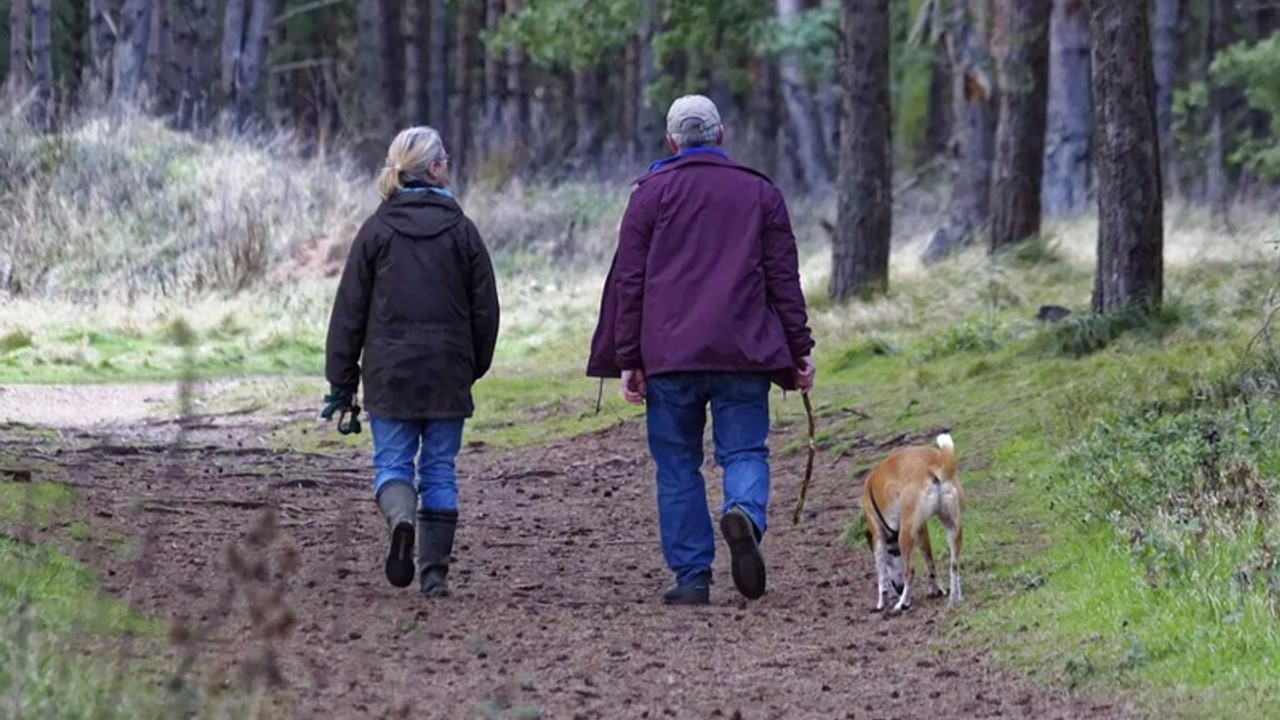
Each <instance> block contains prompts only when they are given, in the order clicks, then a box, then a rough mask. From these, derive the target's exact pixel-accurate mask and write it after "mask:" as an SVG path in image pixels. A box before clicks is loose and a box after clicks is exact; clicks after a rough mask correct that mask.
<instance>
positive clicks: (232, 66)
mask: <svg viewBox="0 0 1280 720" xmlns="http://www.w3.org/2000/svg"><path fill="white" fill-rule="evenodd" d="M246 1H247V0H227V4H226V7H225V8H224V10H223V15H222V102H223V104H224V105H225V106H229V107H234V105H235V102H236V97H237V95H238V94H237V92H236V83H237V82H238V81H239V79H240V63H241V62H242V59H241V53H242V52H243V49H244V35H245V17H246V15H245V3H246Z"/></svg>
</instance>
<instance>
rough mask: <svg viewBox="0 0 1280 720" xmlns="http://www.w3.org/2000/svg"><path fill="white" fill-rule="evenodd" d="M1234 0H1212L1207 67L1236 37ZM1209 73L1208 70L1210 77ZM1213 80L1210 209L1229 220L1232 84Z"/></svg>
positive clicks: (1209, 79) (1210, 3)
mask: <svg viewBox="0 0 1280 720" xmlns="http://www.w3.org/2000/svg"><path fill="white" fill-rule="evenodd" d="M1233 8H1234V2H1232V0H1209V47H1208V52H1207V53H1206V55H1205V67H1206V69H1207V68H1208V66H1209V65H1210V64H1211V63H1213V60H1214V58H1216V57H1217V56H1218V54H1219V53H1221V52H1222V51H1223V50H1225V49H1226V48H1227V47H1228V46H1230V45H1231V42H1232V40H1233V39H1234V37H1233V36H1234V33H1233V32H1232V27H1231V26H1232V22H1233V21H1234V19H1235V18H1234V12H1233ZM1207 75H1208V73H1207V72H1206V76H1207ZM1207 80H1208V83H1209V163H1208V164H1209V167H1208V173H1207V174H1206V175H1207V177H1206V180H1207V190H1208V194H1209V211H1210V214H1211V216H1212V217H1214V218H1216V219H1218V220H1220V221H1222V222H1224V223H1225V222H1226V221H1227V213H1228V210H1229V205H1230V202H1231V194H1232V187H1231V178H1230V176H1229V175H1228V174H1227V162H1226V155H1227V147H1226V145H1227V139H1226V123H1227V115H1228V113H1229V112H1230V111H1231V104H1232V91H1231V88H1230V87H1226V86H1223V85H1221V84H1219V83H1217V82H1215V81H1214V80H1213V79H1212V78H1211V77H1207Z"/></svg>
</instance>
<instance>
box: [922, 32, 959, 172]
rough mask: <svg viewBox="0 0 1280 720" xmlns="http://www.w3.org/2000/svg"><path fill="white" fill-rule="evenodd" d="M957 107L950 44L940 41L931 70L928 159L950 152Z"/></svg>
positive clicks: (927, 126) (927, 123)
mask: <svg viewBox="0 0 1280 720" xmlns="http://www.w3.org/2000/svg"><path fill="white" fill-rule="evenodd" d="M954 114H955V108H954V107H953V106H952V103H951V58H949V57H947V46H946V44H944V43H941V42H939V43H937V45H936V48H935V50H934V53H933V64H932V66H931V67H930V71H929V116H928V119H927V120H926V122H925V130H924V151H925V156H926V159H933V158H936V157H938V156H940V155H944V154H946V153H947V146H948V145H950V143H951V133H952V128H953V127H954V125H955V123H954Z"/></svg>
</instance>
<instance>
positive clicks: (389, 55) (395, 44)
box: [382, 0, 405, 127]
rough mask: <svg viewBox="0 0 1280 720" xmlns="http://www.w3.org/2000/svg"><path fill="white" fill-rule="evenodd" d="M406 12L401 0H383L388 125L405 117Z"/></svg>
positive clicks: (400, 121) (384, 90)
mask: <svg viewBox="0 0 1280 720" xmlns="http://www.w3.org/2000/svg"><path fill="white" fill-rule="evenodd" d="M403 15H404V11H403V9H402V3H401V0H382V72H383V75H382V92H383V95H384V97H385V100H384V101H383V102H385V103H386V108H387V120H386V122H387V125H388V126H396V127H398V126H399V125H400V124H401V123H402V122H403V120H404V91H405V84H404V82H405V81H404V56H405V55H404V42H405V41H404V33H403V31H402V30H401V28H402V26H403V24H404V18H403Z"/></svg>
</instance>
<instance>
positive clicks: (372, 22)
mask: <svg viewBox="0 0 1280 720" xmlns="http://www.w3.org/2000/svg"><path fill="white" fill-rule="evenodd" d="M385 29H386V27H385V25H384V23H383V17H382V0H360V2H359V4H358V5H357V6H356V43H357V47H356V74H357V76H358V77H359V78H360V82H359V83H358V84H357V90H356V97H357V99H358V101H359V103H360V109H359V111H358V113H357V122H358V123H359V125H358V131H359V133H360V135H361V143H360V144H361V145H362V146H363V148H364V150H365V151H367V153H366V152H362V154H367V157H369V158H372V157H375V156H376V155H377V154H378V152H379V149H380V148H381V147H384V146H385V144H386V143H387V141H388V140H389V138H387V137H386V135H387V130H388V122H387V120H388V112H389V109H388V107H387V92H386V82H387V80H386V78H387V73H386V67H384V62H383V60H384V57H383V49H384V47H385V44H386V43H385V38H384V37H383V34H384V31H385Z"/></svg>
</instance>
